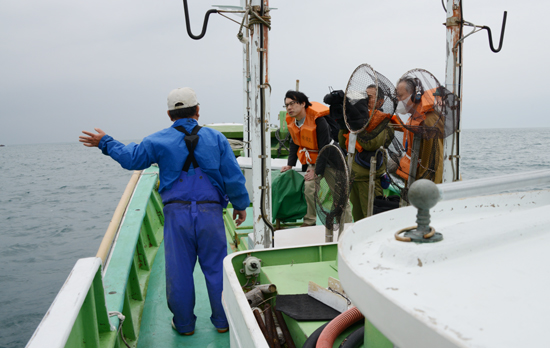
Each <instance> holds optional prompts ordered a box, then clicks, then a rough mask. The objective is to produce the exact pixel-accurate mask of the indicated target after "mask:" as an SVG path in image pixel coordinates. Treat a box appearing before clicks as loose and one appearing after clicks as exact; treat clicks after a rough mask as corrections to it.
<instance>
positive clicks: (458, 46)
mask: <svg viewBox="0 0 550 348" xmlns="http://www.w3.org/2000/svg"><path fill="white" fill-rule="evenodd" d="M461 6H462V1H461V0H447V7H446V8H447V21H446V26H447V64H446V66H445V87H446V88H447V89H448V90H449V91H450V92H452V93H453V94H455V95H456V96H457V97H458V106H459V110H458V111H457V113H456V114H457V115H460V114H461V111H462V45H463V44H464V41H463V40H462V41H461V39H462V37H463V35H462V29H463V20H462V8H461ZM460 119H461V118H460V117H459V118H458V120H457V123H458V124H457V125H456V126H457V127H456V131H455V132H454V133H453V134H452V136H449V137H447V138H445V139H444V144H445V145H444V150H443V182H444V183H445V182H452V181H457V180H460V167H459V160H460V130H461V124H460V123H461V121H460Z"/></svg>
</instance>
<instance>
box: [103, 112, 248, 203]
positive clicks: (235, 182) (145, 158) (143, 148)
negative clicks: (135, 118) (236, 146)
mask: <svg viewBox="0 0 550 348" xmlns="http://www.w3.org/2000/svg"><path fill="white" fill-rule="evenodd" d="M197 124H198V123H197V121H196V120H195V119H192V118H185V119H179V120H176V121H175V122H174V124H173V125H172V127H170V128H166V129H163V130H161V131H159V132H156V133H154V134H151V135H149V136H148V137H146V138H144V139H143V140H142V141H141V143H139V144H136V143H130V144H128V145H124V144H123V143H121V142H119V141H117V140H115V139H113V138H112V137H111V136H109V135H105V136H103V138H101V141H100V142H99V145H98V147H99V149H100V150H101V151H102V152H103V154H105V155H108V156H111V158H113V159H114V160H115V161H117V162H118V163H120V165H121V166H122V168H125V169H129V170H140V169H145V168H148V167H150V166H151V164H153V163H158V166H159V172H160V173H159V177H160V185H159V192H160V193H162V192H164V191H165V190H169V189H171V188H172V184H173V183H174V182H175V181H176V180H177V179H178V178H179V176H180V174H181V172H182V169H183V164H184V163H185V160H186V158H187V155H188V154H189V151H187V147H186V145H185V141H184V140H183V138H184V136H185V135H184V134H183V133H182V132H180V131H178V130H177V129H175V128H174V127H177V126H183V127H184V128H185V130H187V131H188V132H189V133H191V131H192V130H193V128H195V126H196V125H197ZM198 135H199V143H198V144H197V147H196V148H195V159H196V160H197V162H198V164H199V167H200V168H201V170H202V172H203V173H205V174H206V175H207V176H208V179H210V182H211V183H212V185H214V187H215V188H216V189H217V190H218V192H219V194H220V199H221V204H222V206H223V207H226V206H227V203H228V200H230V201H231V203H232V204H233V207H234V208H235V209H237V210H245V209H246V208H247V207H248V206H249V205H250V199H249V197H248V192H247V191H246V188H245V181H246V180H245V178H244V175H243V174H242V172H241V169H240V168H239V165H238V164H237V160H236V159H235V155H234V154H233V151H232V150H231V146H230V145H229V142H228V141H227V139H226V138H225V136H224V135H223V134H222V133H220V132H219V131H217V130H214V129H211V128H206V127H203V128H201V130H200V131H199V133H198ZM192 168H193V164H191V168H190V169H189V174H190V175H192V174H194V169H192Z"/></svg>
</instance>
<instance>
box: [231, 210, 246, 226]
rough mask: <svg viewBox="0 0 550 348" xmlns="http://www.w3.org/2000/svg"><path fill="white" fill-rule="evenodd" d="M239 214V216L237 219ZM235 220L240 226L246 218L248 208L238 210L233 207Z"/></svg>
mask: <svg viewBox="0 0 550 348" xmlns="http://www.w3.org/2000/svg"><path fill="white" fill-rule="evenodd" d="M237 216H238V217H239V218H238V219H237ZM233 220H235V225H237V226H239V225H240V224H242V223H243V222H244V220H246V209H245V210H236V209H233Z"/></svg>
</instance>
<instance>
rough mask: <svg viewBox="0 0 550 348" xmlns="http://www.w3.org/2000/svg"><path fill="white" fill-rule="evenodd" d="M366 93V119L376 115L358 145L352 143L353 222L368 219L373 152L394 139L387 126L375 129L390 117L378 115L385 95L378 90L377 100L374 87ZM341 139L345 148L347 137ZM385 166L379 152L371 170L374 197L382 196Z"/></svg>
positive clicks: (389, 115) (385, 159)
mask: <svg viewBox="0 0 550 348" xmlns="http://www.w3.org/2000/svg"><path fill="white" fill-rule="evenodd" d="M366 92H367V95H368V97H369V98H368V113H369V115H370V114H371V112H370V110H372V109H373V108H374V109H375V111H374V112H373V113H372V116H371V119H370V122H369V124H368V126H367V127H366V129H364V130H363V131H362V132H360V133H359V134H358V135H357V142H356V143H355V149H356V152H355V156H354V158H353V162H352V166H351V171H352V175H353V178H354V179H353V184H352V187H351V193H350V201H351V204H352V206H353V209H352V215H353V220H354V221H356V222H357V221H359V220H361V219H363V218H365V217H367V206H368V192H369V178H370V170H371V168H370V160H371V157H372V156H374V155H375V154H376V150H378V149H380V147H383V148H387V147H388V146H389V144H390V143H391V141H392V140H393V138H394V130H393V129H392V128H391V127H389V126H387V125H386V126H385V127H384V128H383V129H382V130H379V129H378V128H379V127H378V126H379V125H380V124H381V123H382V121H384V120H385V119H386V118H391V116H392V115H391V114H386V113H383V112H382V111H381V107H382V105H383V104H384V97H385V94H384V91H383V90H382V88H380V87H378V97H376V86H375V85H370V86H368V87H367V90H366ZM374 131H376V132H378V134H377V135H375V133H373V132H374ZM344 137H345V138H346V143H345V146H346V148H347V146H348V143H349V134H344ZM365 139H369V140H365ZM386 162H387V158H386V154H385V153H384V152H381V151H379V152H378V155H377V158H376V168H375V169H374V170H375V171H376V174H375V178H374V184H375V186H374V195H375V197H376V196H382V195H383V194H384V191H383V189H382V184H381V181H380V177H381V176H382V175H383V174H384V173H385V172H386Z"/></svg>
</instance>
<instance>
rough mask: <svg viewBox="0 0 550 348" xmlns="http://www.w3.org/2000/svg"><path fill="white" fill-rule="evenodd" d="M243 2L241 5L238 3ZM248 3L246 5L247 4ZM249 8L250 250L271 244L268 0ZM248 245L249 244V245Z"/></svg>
mask: <svg viewBox="0 0 550 348" xmlns="http://www.w3.org/2000/svg"><path fill="white" fill-rule="evenodd" d="M241 4H242V1H241ZM242 5H243V4H242ZM248 6H249V7H248ZM244 7H248V8H249V9H250V11H249V13H248V18H246V19H245V21H246V22H247V24H248V28H250V30H246V33H247V34H246V35H247V38H248V40H245V42H244V44H243V54H244V57H243V58H244V59H243V60H244V69H243V75H244V79H243V80H244V81H243V84H244V91H245V115H244V132H243V135H244V137H245V139H244V140H245V142H246V141H248V143H245V145H246V147H245V156H250V157H252V188H253V189H252V192H249V195H251V196H252V197H251V198H252V206H253V208H252V209H253V219H254V220H253V226H254V249H263V248H269V247H270V246H271V245H272V231H273V226H272V225H271V136H270V129H269V115H270V112H269V110H270V95H271V87H270V85H269V75H268V72H269V69H268V62H269V59H268V53H269V50H268V42H269V40H268V38H269V0H246V5H245V6H244ZM250 247H251V246H250Z"/></svg>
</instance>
